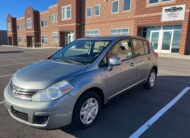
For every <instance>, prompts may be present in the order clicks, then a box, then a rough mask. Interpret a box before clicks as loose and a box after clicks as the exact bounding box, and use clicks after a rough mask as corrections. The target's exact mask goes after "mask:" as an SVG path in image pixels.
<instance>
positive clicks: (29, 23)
mask: <svg viewBox="0 0 190 138" xmlns="http://www.w3.org/2000/svg"><path fill="white" fill-rule="evenodd" d="M26 27H27V28H32V18H28V19H26Z"/></svg>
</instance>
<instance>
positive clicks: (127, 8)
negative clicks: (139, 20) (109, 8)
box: [123, 0, 131, 11]
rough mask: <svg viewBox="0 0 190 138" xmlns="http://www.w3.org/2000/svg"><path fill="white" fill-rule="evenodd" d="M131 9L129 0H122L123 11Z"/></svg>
mask: <svg viewBox="0 0 190 138" xmlns="http://www.w3.org/2000/svg"><path fill="white" fill-rule="evenodd" d="M129 10H131V0H124V5H123V11H129Z"/></svg>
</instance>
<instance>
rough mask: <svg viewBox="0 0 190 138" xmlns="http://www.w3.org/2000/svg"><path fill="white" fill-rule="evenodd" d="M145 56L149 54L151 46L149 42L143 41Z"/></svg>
mask: <svg viewBox="0 0 190 138" xmlns="http://www.w3.org/2000/svg"><path fill="white" fill-rule="evenodd" d="M143 44H144V51H145V54H149V53H150V52H149V51H150V50H149V44H148V42H147V41H143Z"/></svg>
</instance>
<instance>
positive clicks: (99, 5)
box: [94, 4, 101, 17]
mask: <svg viewBox="0 0 190 138" xmlns="http://www.w3.org/2000/svg"><path fill="white" fill-rule="evenodd" d="M97 6H98V7H99V15H96V7H97ZM100 15H101V4H96V5H94V16H95V17H98V16H100Z"/></svg>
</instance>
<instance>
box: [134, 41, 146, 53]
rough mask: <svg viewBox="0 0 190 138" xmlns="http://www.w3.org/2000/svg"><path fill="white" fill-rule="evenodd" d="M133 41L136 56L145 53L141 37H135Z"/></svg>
mask: <svg viewBox="0 0 190 138" xmlns="http://www.w3.org/2000/svg"><path fill="white" fill-rule="evenodd" d="M132 41H133V47H134V53H135V56H142V55H145V49H144V44H143V41H142V40H139V39H133V40H132Z"/></svg>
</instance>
